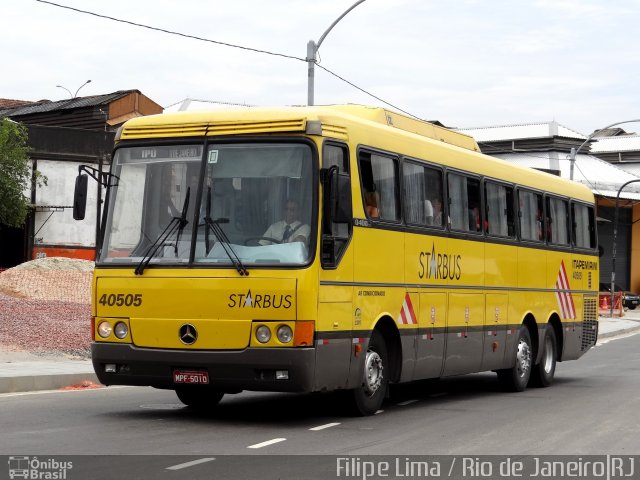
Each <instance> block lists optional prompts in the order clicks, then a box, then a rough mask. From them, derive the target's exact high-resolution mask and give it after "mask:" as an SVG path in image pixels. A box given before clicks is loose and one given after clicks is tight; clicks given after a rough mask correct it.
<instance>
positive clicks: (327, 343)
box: [315, 141, 364, 390]
mask: <svg viewBox="0 0 640 480" xmlns="http://www.w3.org/2000/svg"><path fill="white" fill-rule="evenodd" d="M322 166H323V169H324V171H325V172H328V171H329V169H331V168H332V167H335V168H333V169H332V171H333V173H331V176H332V177H336V176H338V175H339V176H342V177H343V178H342V180H343V181H344V180H345V176H347V175H348V174H349V170H350V169H349V154H348V149H347V147H346V145H342V144H338V143H333V142H329V141H327V142H325V144H324V145H323V153H322ZM327 175H329V174H328V173H327ZM338 184H339V182H338V180H337V178H333V179H329V178H328V177H327V179H326V180H325V182H324V186H323V206H324V207H323V209H322V212H323V218H322V225H321V232H320V263H321V269H320V287H319V291H318V320H317V322H316V379H315V389H316V390H323V389H336V388H346V387H348V386H349V385H350V384H352V383H353V382H352V380H350V378H351V377H350V368H351V365H350V364H351V362H352V360H353V358H354V351H355V346H354V344H353V342H354V340H355V339H354V337H356V338H357V339H359V338H360V337H364V335H355V334H354V331H353V330H354V329H358V328H362V326H360V323H359V322H360V320H361V316H360V314H359V313H358V312H355V311H354V306H353V290H354V287H353V285H352V282H353V249H352V248H349V245H350V239H351V235H352V232H353V227H352V224H351V218H349V219H348V221H347V219H336V218H331V215H332V212H331V210H332V209H331V208H330V206H329V198H330V197H331V196H333V197H334V199H335V196H336V192H335V191H333V192H332V189H333V190H335V188H336V187H338ZM344 187H345V185H344V184H343V185H342V187H341V188H344ZM346 188H347V190H349V192H343V193H348V194H349V196H350V190H351V189H350V186H347V187H346ZM334 213H335V212H334ZM349 217H351V216H350V215H349ZM335 220H340V221H335ZM351 371H352V373H353V371H354V369H353V368H351ZM359 372H360V375H361V374H362V370H361V369H360V370H359ZM353 375H354V374H352V375H351V376H353Z"/></svg>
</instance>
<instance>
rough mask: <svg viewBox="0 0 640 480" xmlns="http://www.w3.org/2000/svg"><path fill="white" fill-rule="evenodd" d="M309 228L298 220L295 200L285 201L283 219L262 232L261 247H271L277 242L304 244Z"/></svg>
mask: <svg viewBox="0 0 640 480" xmlns="http://www.w3.org/2000/svg"><path fill="white" fill-rule="evenodd" d="M310 233H311V228H310V227H309V225H306V224H303V223H302V222H301V221H300V220H298V203H297V202H296V201H295V200H287V203H286V204H285V211H284V219H283V220H280V221H279V222H276V223H273V224H272V225H271V226H270V227H269V228H267V231H266V232H264V235H263V237H264V239H263V240H260V244H261V245H271V244H272V243H274V242H271V241H269V239H273V240H277V241H278V242H280V243H291V242H303V243H305V244H306V242H307V240H308V239H309V234H310Z"/></svg>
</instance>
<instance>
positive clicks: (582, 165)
mask: <svg viewBox="0 0 640 480" xmlns="http://www.w3.org/2000/svg"><path fill="white" fill-rule="evenodd" d="M493 156H494V157H497V158H501V159H503V160H507V161H508V162H510V163H514V164H516V165H520V166H524V167H530V168H545V169H548V168H553V167H551V165H553V163H554V162H557V163H559V165H560V174H561V176H562V178H566V179H568V178H569V177H570V174H571V162H570V161H569V157H568V155H567V154H566V153H559V152H535V153H527V154H523V153H501V154H495V155H493ZM558 158H559V161H558ZM573 180H574V181H576V182H579V183H582V184H584V185H586V186H588V187H589V188H590V189H591V191H593V193H595V194H596V195H601V196H605V197H615V196H616V195H617V193H618V189H619V188H620V187H621V186H622V185H623V184H624V183H626V182H628V181H629V180H640V176H637V175H634V174H633V173H630V172H628V171H625V170H623V169H621V168H618V167H617V166H615V165H612V164H610V163H609V162H605V161H604V160H601V159H599V158H597V157H594V156H592V155H582V154H578V156H577V157H576V164H575V168H574V171H573ZM612 192H613V193H612ZM620 198H627V199H631V200H640V182H639V183H638V185H629V186H628V187H626V188H625V190H624V191H623V192H622V194H621V195H620Z"/></svg>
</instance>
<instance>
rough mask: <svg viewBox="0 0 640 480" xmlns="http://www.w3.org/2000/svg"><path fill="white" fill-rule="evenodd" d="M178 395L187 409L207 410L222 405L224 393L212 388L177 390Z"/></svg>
mask: <svg viewBox="0 0 640 480" xmlns="http://www.w3.org/2000/svg"><path fill="white" fill-rule="evenodd" d="M176 395H177V396H178V398H179V399H180V401H181V402H182V403H184V404H185V405H186V406H187V407H189V408H191V409H193V410H206V409H209V408H211V407H215V406H216V405H217V404H218V403H220V400H222V397H223V396H224V392H221V391H219V390H215V389H212V388H197V387H196V388H177V389H176Z"/></svg>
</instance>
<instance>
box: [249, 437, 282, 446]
mask: <svg viewBox="0 0 640 480" xmlns="http://www.w3.org/2000/svg"><path fill="white" fill-rule="evenodd" d="M285 440H286V438H274V439H272V440H267V441H266V442H262V443H256V444H255V445H249V446H248V447H247V448H262V447H267V446H269V445H273V444H274V443H280V442H284V441H285Z"/></svg>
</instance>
